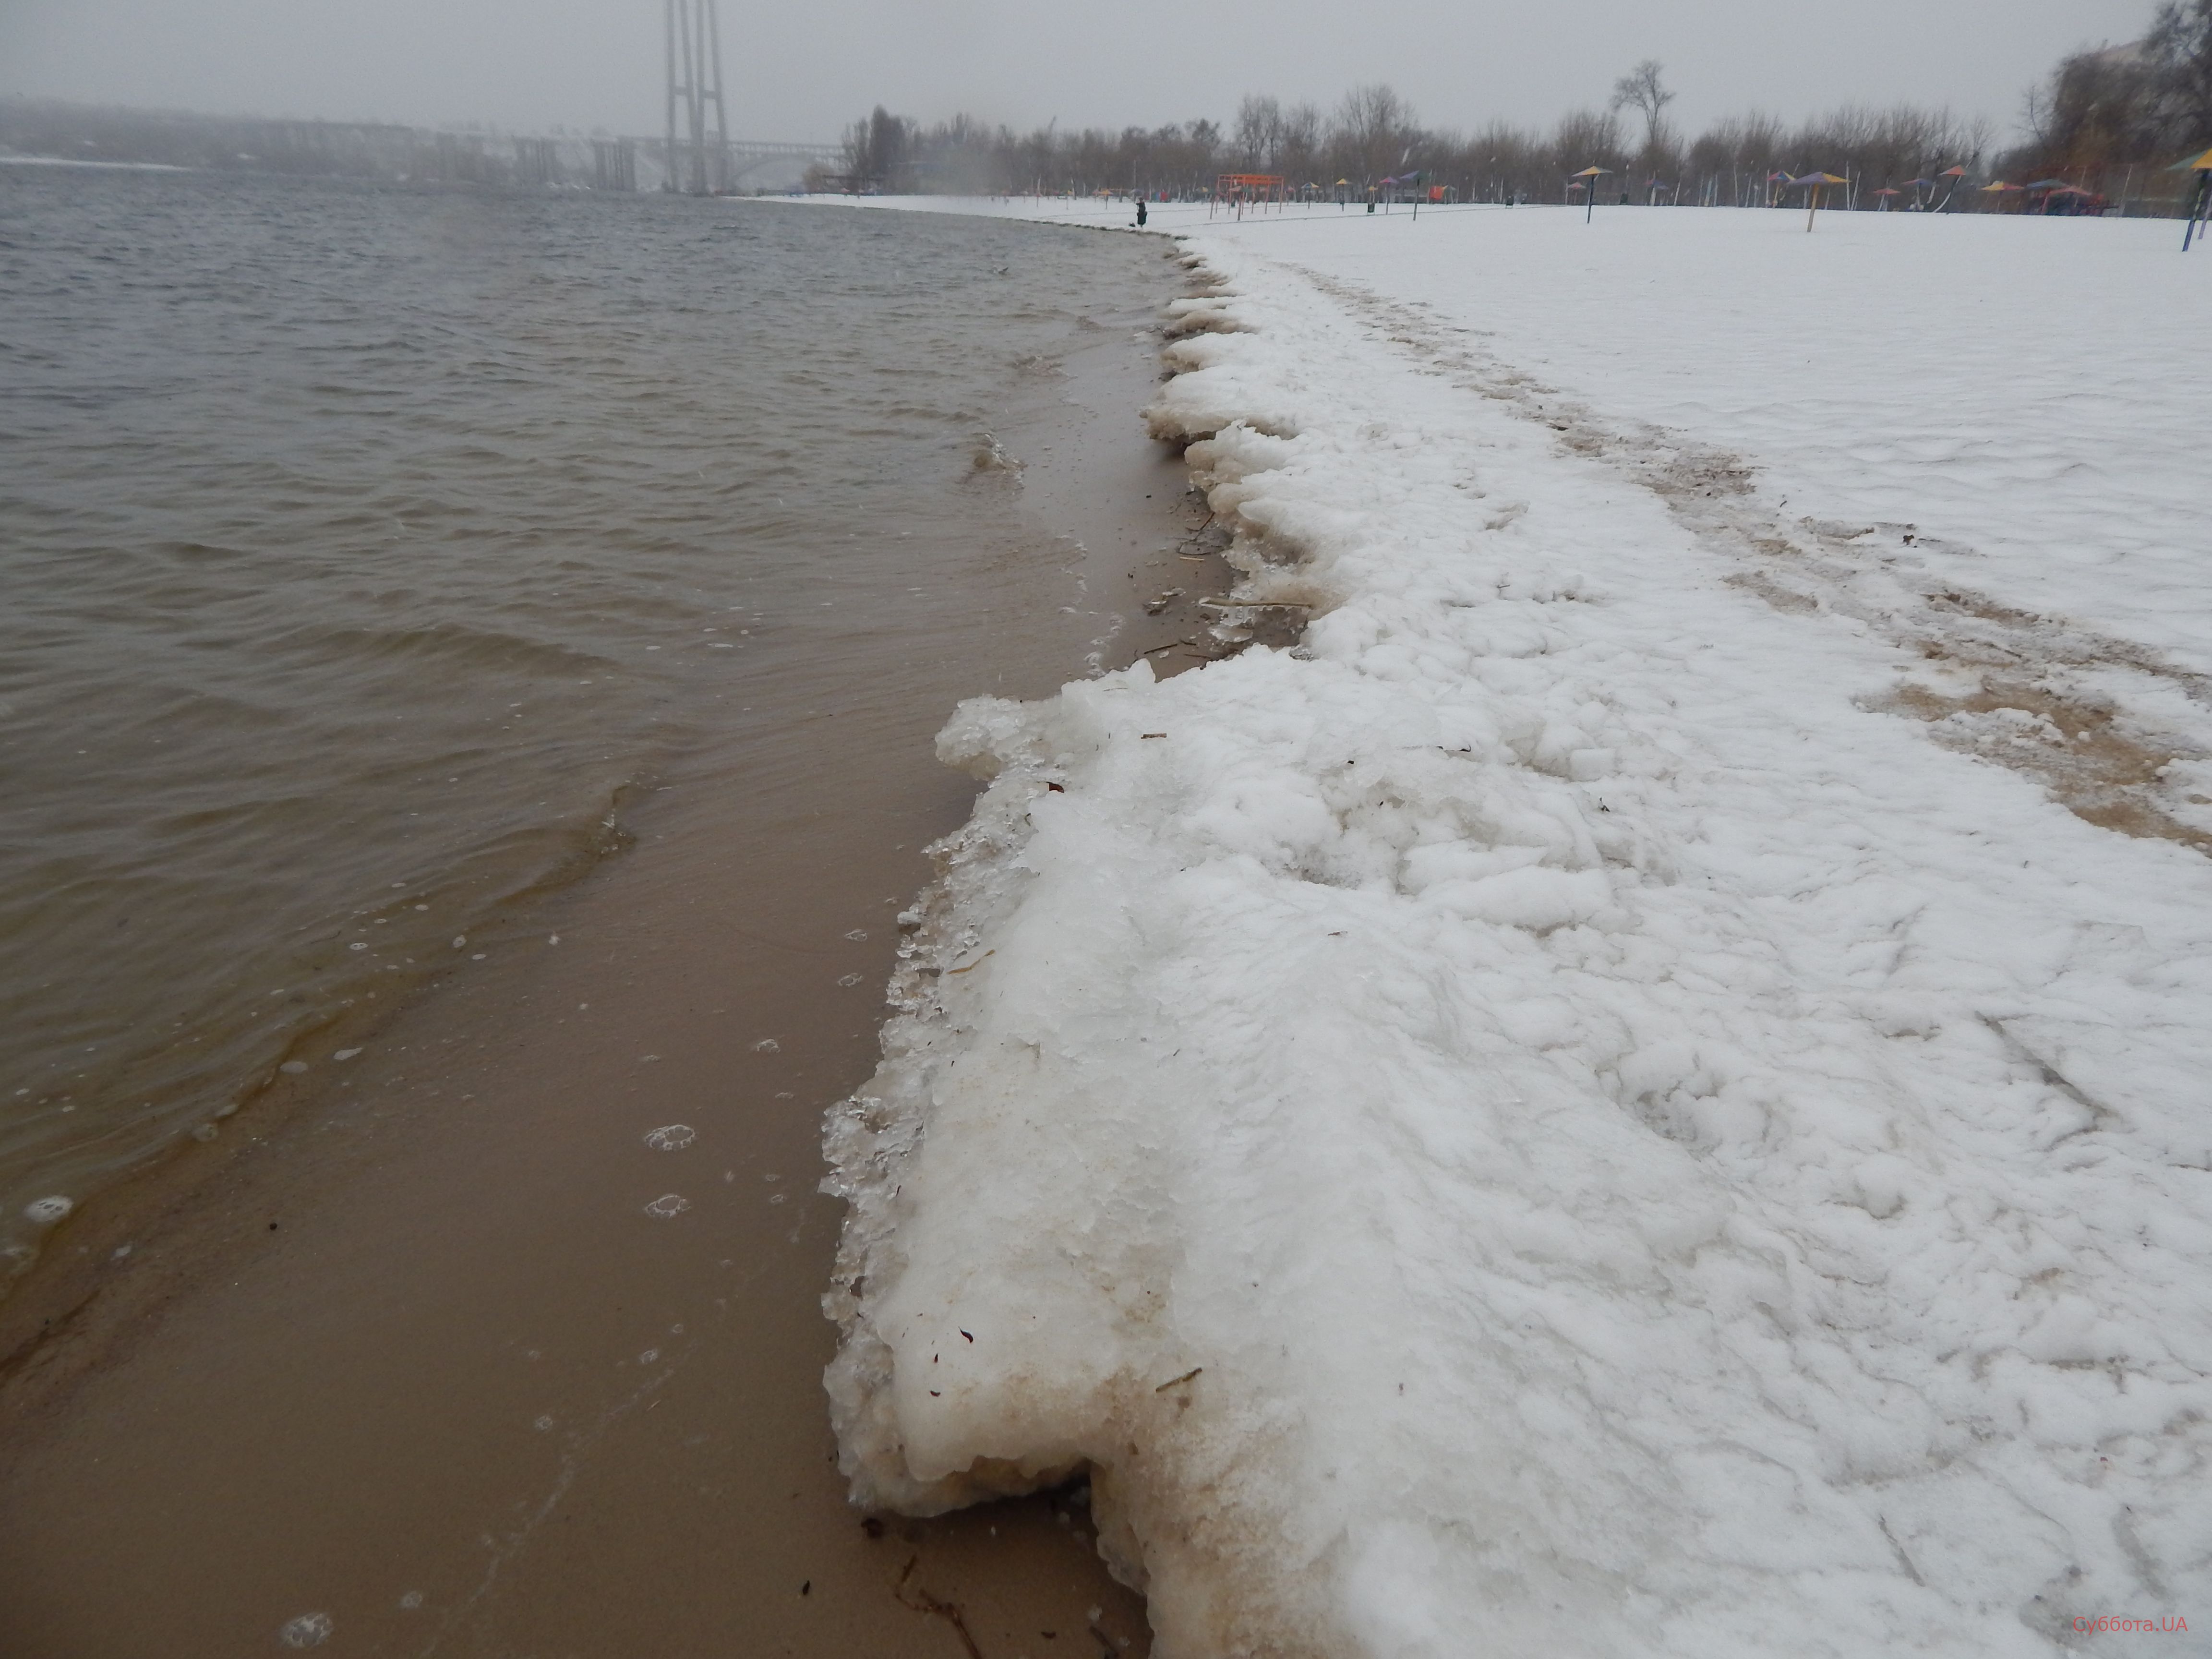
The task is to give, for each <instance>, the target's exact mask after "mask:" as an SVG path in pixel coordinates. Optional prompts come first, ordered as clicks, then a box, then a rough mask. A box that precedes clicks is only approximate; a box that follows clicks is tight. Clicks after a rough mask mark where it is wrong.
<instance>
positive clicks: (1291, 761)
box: [829, 221, 2212, 1659]
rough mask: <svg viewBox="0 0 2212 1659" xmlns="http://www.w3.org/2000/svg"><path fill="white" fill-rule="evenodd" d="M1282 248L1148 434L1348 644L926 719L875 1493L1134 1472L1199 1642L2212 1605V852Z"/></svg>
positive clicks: (1996, 1622) (1768, 1636)
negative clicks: (945, 818) (2101, 801)
mask: <svg viewBox="0 0 2212 1659" xmlns="http://www.w3.org/2000/svg"><path fill="white" fill-rule="evenodd" d="M1425 226H1426V221H1424V228H1425ZM1258 240H1259V239H1258V236H1257V234H1256V233H1255V234H1254V235H1253V236H1252V237H1250V238H1249V239H1246V240H1244V241H1242V242H1239V241H1232V240H1215V241H1212V242H1208V243H1206V244H1204V245H1203V246H1204V250H1205V253H1206V258H1207V259H1208V260H1209V261H1210V262H1211V264H1212V268H1213V269H1214V270H1215V271H1216V272H1218V276H1219V278H1220V281H1221V285H1222V286H1223V288H1224V289H1226V290H1227V295H1226V296H1225V299H1224V300H1223V301H1219V302H1216V303H1211V304H1205V305H1201V306H1198V307H1188V308H1187V310H1188V311H1189V312H1190V313H1193V314H1194V315H1197V316H1201V317H1202V318H1203V319H1204V320H1203V325H1202V326H1196V327H1194V329H1193V330H1191V331H1187V332H1186V333H1185V335H1184V337H1182V338H1180V339H1179V340H1177V341H1176V343H1175V344H1174V345H1173V346H1172V347H1171V348H1170V351H1171V356H1172V360H1173V362H1175V364H1176V367H1178V368H1181V369H1182V370H1183V371H1184V372H1183V373H1182V374H1180V375H1179V376H1178V378H1176V380H1173V381H1172V382H1170V384H1169V385H1168V386H1166V387H1165V388H1164V392H1163V395H1162V398H1161V400H1160V404H1159V405H1158V409H1157V410H1155V411H1154V415H1153V419H1154V421H1155V423H1156V426H1157V427H1158V428H1160V429H1162V430H1165V431H1170V432H1174V433H1176V434H1178V435H1182V436H1184V437H1187V438H1189V439H1190V440H1192V443H1191V448H1190V452H1189V453H1190V458H1191V460H1192V463H1193V465H1194V468H1195V469H1196V470H1197V471H1198V473H1199V476H1200V480H1201V482H1202V483H1204V484H1205V485H1206V488H1207V489H1209V491H1210V493H1211V495H1212V501H1213V502H1214V505H1215V507H1216V508H1217V511H1218V512H1219V513H1221V514H1222V516H1223V518H1224V519H1225V520H1226V521H1227V522H1229V523H1230V524H1231V526H1233V527H1234V529H1235V531H1236V533H1237V547H1236V552H1235V556H1236V557H1237V560H1238V561H1239V562H1240V563H1241V564H1242V566H1243V568H1246V569H1247V570H1248V571H1249V573H1250V574H1249V592H1252V593H1254V594H1255V595H1259V596H1263V597H1266V598H1267V599H1273V600H1278V601H1282V602H1285V603H1289V602H1296V603H1299V604H1303V605H1309V606H1310V607H1311V609H1312V612H1313V615H1314V617H1315V621H1314V623H1313V625H1312V626H1311V627H1310V629H1309V630H1308V633H1307V635H1306V638H1305V641H1304V644H1303V645H1302V646H1301V647H1299V648H1298V649H1297V650H1295V651H1288V652H1277V651H1268V650H1265V649H1261V648H1255V649H1253V650H1251V651H1249V652H1247V653H1245V654H1243V655H1242V656H1240V657H1237V658H1236V659H1231V660H1229V661H1225V662H1222V663H1218V664H1215V665H1210V666H1208V667H1206V668H1205V669H1203V670H1201V671H1197V672H1194V673H1190V674H1186V675H1183V676H1182V677H1179V678H1176V679H1174V680H1171V681H1168V682H1165V683H1156V682H1155V681H1154V680H1153V678H1152V676H1151V674H1150V672H1149V671H1148V670H1147V669H1146V667H1145V666H1144V665H1139V666H1137V667H1135V668H1133V669H1131V670H1129V671H1126V672H1123V673H1120V674H1115V675H1110V676H1107V677H1105V678H1101V679H1097V680H1093V681H1088V682H1084V683H1080V684H1073V685H1070V686H1068V687H1066V688H1065V689H1064V690H1062V691H1061V692H1060V694H1059V695H1058V696H1056V697H1054V698H1053V699H1050V700H1048V701H1047V702H1041V703H1036V704H1028V705H1018V704H1012V703H1008V702H1000V701H997V700H991V699H986V700H981V701H979V702H973V703H969V704H968V705H965V706H963V708H962V710H961V711H960V712H959V714H957V716H956V717H955V718H954V720H952V722H951V725H950V726H948V727H947V728H946V730H945V733H944V734H943V736H942V737H941V738H940V740H939V747H940V750H941V752H942V753H943V755H944V756H945V759H946V760H947V761H948V762H950V763H953V764H956V765H961V766H965V767H968V768H969V769H972V770H974V771H975V773H976V774H977V775H979V776H981V777H984V778H987V779H988V780H989V781H988V785H987V788H986V790H985V792H984V793H983V795H982V797H981V801H980V802H979V805H978V806H977V809H976V811H975V817H974V818H973V819H972V821H971V822H970V823H969V825H968V826H967V828H966V829H963V831H962V832H961V833H960V834H959V835H957V836H954V837H952V838H951V840H950V841H948V842H946V843H945V846H944V847H943V848H942V849H941V850H940V855H941V858H942V860H943V865H944V869H945V877H944V880H943V882H942V883H941V884H940V885H939V887H938V888H937V889H935V890H933V891H932V892H931V893H930V894H929V895H928V896H926V899H925V902H924V903H923V905H922V906H921V908H920V910H919V911H918V912H917V913H916V915H915V928H916V930H915V933H914V934H913V937H912V939H911V940H910V941H909V944H908V947H907V950H906V952H905V955H904V957H903V962H902V968H901V970H900V973H899V976H898V978H897V980H896V983H895V985H894V987H893V988H894V998H895V1001H896V1004H897V1005H898V1007H899V1010H900V1012H898V1014H897V1016H896V1018H894V1019H893V1020H892V1022H891V1023H890V1025H889V1026H888V1027H887V1028H886V1030H885V1035H884V1054H885V1059H884V1064H883V1066H882V1067H881V1069H880V1070H879V1072H878V1075H877V1077H876V1078H875V1079H874V1080H873V1081H872V1084H871V1085H869V1087H868V1088H867V1089H866V1090H864V1091H861V1093H860V1095H859V1096H858V1097H856V1098H855V1099H854V1100H853V1101H852V1102H849V1103H847V1104H846V1105H845V1106H843V1107H842V1108H841V1109H839V1110H838V1111H837V1112H836V1113H835V1114H833V1116H832V1121H831V1124H830V1128H829V1152H830V1157H831V1160H832V1164H833V1165H834V1169H835V1175H834V1176H833V1178H832V1181H831V1182H830V1183H829V1184H830V1186H831V1188H832V1189H833V1190H835V1191H837V1192H839V1193H841V1194H843V1195H845V1196H846V1197H847V1198H848V1200H850V1201H851V1204H852V1210H851V1214H850V1219H849V1222H848V1231H847V1236H846V1239H845V1243H844V1248H843V1252H842V1258H841V1262H840V1267H839V1272H838V1279H837V1283H836V1286H835V1288H834V1289H833V1291H832V1294H831V1296H830V1297H829V1307H830V1310H831V1311H832V1313H833V1314H834V1315H835V1316H836V1317H837V1319H838V1320H839V1322H840V1323H841V1325H842V1328H843V1332H844V1340H843V1344H842V1349H841V1352H840V1354H839V1357H838V1358H837V1360H836V1364H835V1365H834V1366H833V1367H832V1369H831V1371H830V1374H829V1387H830V1393H831V1397H832V1401H833V1413H834V1415H835V1418H836V1425H837V1429H838V1432H839V1436H840V1442H841V1444H842V1449H843V1456H844V1460H845V1467H846V1468H847V1470H848V1474H850V1475H851V1477H852V1480H853V1483H854V1493H855V1496H856V1498H858V1499H859V1500H860V1501H862V1502H864V1503H867V1504H878V1505H884V1506H888V1507H892V1508H896V1509H902V1510H910V1511H915V1512H928V1511H932V1510H941V1509H944V1508H947V1507H951V1506H953V1505H956V1504H963V1503H966V1502H969V1501H971V1500H972V1499H974V1498H976V1497H979V1496H981V1495H986V1494H987V1493H990V1492H1001V1491H1010V1490H1017V1489H1019V1488H1021V1487H1023V1486H1027V1485H1030V1484H1033V1483H1035V1482H1036V1481H1038V1480H1046V1479H1050V1478H1054V1476H1056V1475H1057V1474H1060V1473H1062V1472H1065V1471H1068V1470H1071V1469H1073V1468H1079V1467H1081V1466H1084V1465H1088V1466H1090V1467H1091V1468H1092V1470H1093V1471H1094V1493H1095V1503H1096V1505H1097V1511H1098V1517H1099V1520H1100V1524H1101V1542H1102V1546H1103V1547H1105V1548H1106V1549H1107V1550H1108V1552H1109V1557H1110V1559H1113V1560H1114V1561H1115V1564H1116V1566H1117V1570H1119V1571H1121V1572H1123V1573H1124V1574H1125V1575H1126V1576H1127V1577H1130V1578H1131V1579H1132V1580H1133V1582H1135V1583H1139V1584H1140V1585H1142V1586H1144V1587H1145V1589H1146V1591H1147V1594H1148V1595H1150V1597H1151V1601H1152V1619H1153V1622H1154V1626H1155V1628H1156V1630H1157V1632H1158V1646H1159V1651H1160V1652H1161V1653H1162V1654H1163V1655H1164V1656H1168V1659H1192V1656H1211V1655H1236V1654H1270V1655H1275V1654H1279V1655H1306V1654H1311V1655H1316V1656H1317V1655H1323V1654H1327V1655H1333V1656H1341V1655H1346V1654H1360V1655H1374V1656H1385V1655H1388V1656H1409V1659H1410V1656H1445V1655H1464V1654H1467V1653H1469V1652H1474V1651H1481V1652H1494V1653H1498V1654H1531V1655H1534V1654H1545V1655H1551V1654H1559V1653H1574V1654H1592V1655H1598V1654H1622V1655H1626V1654H1661V1655H1674V1654H1680V1655H1684V1656H1690V1655H1696V1656H1699V1659H1714V1656H1728V1655H1738V1654H1741V1655H1753V1654H1758V1655H1772V1654H1776V1653H1783V1652H1787V1653H1790V1654H1803V1655H1830V1654H1832V1655H1838V1656H1843V1655H1850V1656H1863V1655H1865V1654H1868V1653H1872V1652H1876V1651H1883V1650H1894V1649H1905V1650H1924V1651H1940V1652H1945V1653H1960V1654H2028V1653H2046V1652H2051V1651H2055V1650H2058V1649H2060V1648H2062V1647H2065V1648H2079V1647H2081V1646H2082V1645H2084V1644H2087V1645H2088V1646H2090V1647H2091V1648H2092V1649H2093V1647H2094V1644H2095V1640H2096V1638H2081V1637H2079V1636H2077V1635H2076V1634H2075V1626H2074V1621H2075V1620H2077V1619H2078V1620H2095V1619H2096V1618H2098V1617H2099V1616H2100V1615H2112V1614H2130V1615H2136V1616H2143V1615H2151V1616H2165V1615H2179V1616H2185V1617H2187V1616H2195V1617H2197V1618H2198V1619H2199V1620H2200V1628H2212V1597H2208V1596H2207V1595H2205V1594H2204V1592H2205V1591H2206V1590H2207V1589H2212V1480H2208V1478H2207V1475H2208V1471H2207V1469H2206V1467H2205V1465H2206V1454H2207V1441H2208V1431H2207V1428H2206V1426H2205V1425H2206V1423H2207V1420H2208V1415H2212V1383H2208V1379H2207V1371H2208V1369H2212V1280H2209V1279H2208V1276H2207V1275H2206V1273H2205V1272H2204V1270H2203V1261H2204V1258H2205V1253H2206V1251H2207V1249H2208V1248H2212V1115H2208V1114H2207V1112H2206V1110H2205V1109H2204V1085H2203V1077H2204V1076H2205V1073H2206V1064H2205V1062H2206V1058H2207V1056H2206V1054H2205V1048H2206V1043H2205V1010H2206V1009H2207V1008H2208V1007H2212V953H2208V948H2207V947H2208V945H2212V867H2208V865H2207V862H2206V860H2205V859H2204V858H2203V857H2202V856H2200V855H2199V854H2197V852H2195V851H2192V850H2191V849H2190V848H2187V847H2185V846H2183V845H2180V844H2179V843H2177V842H2172V841H2169V840H2159V839H2137V838H2129V837H2126V836H2120V835H2117V834H2114V833H2112V831H2110V830H2108V829H2100V828H2097V827H2094V826H2093V825H2092V824H2091V823H2087V822H2085V821H2084V820H2083V819H2082V818H2081V817H2077V816H2075V815H2074V814H2073V813H2070V812H2069V811H2066V810H2065V809H2064V808H2063V806H2061V805H2057V804H2056V803H2055V802H2054V801H2053V800H2052V799H2051V798H2050V797H2049V796H2048V795H2047V794H2046V793H2045V788H2044V787H2043V786H2042V784H2041V783H2039V781H2037V780H2036V779H2035V778H2033V777H2031V776H2028V775H2023V774H2021V772H2018V771H2015V770H2013V769H2008V768H2005V767H2001V766H1992V765H1990V764H1987V763H1984V762H1983V761H1981V760H1978V759H1976V758H1973V757H1970V756H1967V755H1964V754H1960V753H1954V752H1952V751H1950V750H1947V749H1945V748H1943V747H1942V746H1940V745H1939V744H1937V743H1936V742H1933V741H1931V740H1930V728H1929V727H1928V726H1924V725H1923V724H1922V723H1920V722H1919V721H1917V720H1908V719H1904V718H1899V716H1898V715H1897V714H1890V713H1882V712H1877V711H1878V709H1879V708H1881V706H1882V702H1883V699H1884V698H1885V697H1886V696H1889V695H1890V694H1891V693H1892V692H1893V690H1894V689H1895V687H1896V685H1897V684H1898V683H1899V677H1900V676H1901V675H1904V674H1905V673H1907V672H1908V671H1916V670H1913V668H1912V663H1911V661H1909V660H1908V653H1905V651H1904V650H1903V649H1901V648H1900V647H1899V644H1898V642H1897V641H1895V640H1894V639H1893V638H1892V637H1890V636H1889V635H1887V634H1886V633H1885V632H1884V631H1883V630H1882V629H1881V628H1879V627H1875V626H1870V625H1869V624H1868V623H1866V622H1864V621H1863V620H1861V619H1859V618H1857V617H1851V616H1850V615H1847V614H1844V613H1843V612H1841V611H1838V610H1835V609H1832V608H1828V607H1825V606H1821V605H1808V606H1806V607H1803V608H1802V609H1798V608H1793V607H1789V606H1778V605H1775V604H1774V603H1772V602H1771V600H1770V599H1768V598H1765V597H1762V596H1761V595H1760V593H1759V592H1756V591H1753V590H1752V589H1748V588H1747V586H1745V585H1744V583H1743V582H1742V581H1741V574H1742V572H1741V567H1740V565H1739V563H1738V562H1736V561H1735V559H1734V557H1733V556H1732V555H1731V553H1730V551H1729V550H1728V549H1726V548H1724V547H1722V546H1720V545H1718V544H1717V543H1716V542H1715V540H1714V538H1713V537H1712V536H1711V535H1710V534H1708V533H1707V532H1706V531H1705V529H1703V528H1701V527H1700V525H1699V523H1698V522H1696V521H1694V520H1691V519H1686V517H1685V516H1684V514H1683V513H1681V512H1680V511H1679V510H1674V509H1675V507H1678V506H1679V504H1678V503H1676V504H1672V505H1670V501H1669V499H1668V497H1667V496H1666V495H1663V494H1662V492H1660V491H1658V490H1656V489H1653V488H1650V487H1647V483H1645V482H1644V481H1641V480H1639V479H1638V477H1635V476H1632V475H1631V474H1630V473H1628V472H1626V471H1623V470H1622V468H1621V467H1620V466H1619V465H1616V464H1614V463H1613V461H1610V460H1608V459H1606V458H1605V457H1604V456H1603V455H1601V454H1595V453H1591V454H1585V453H1577V449H1576V447H1573V446H1572V445H1571V444H1568V443H1565V442H1563V441H1562V437H1561V433H1560V431H1559V429H1557V428H1554V427H1553V425H1552V424H1549V423H1547V422H1544V421H1541V420H1531V419H1528V418H1525V417H1526V416H1528V413H1529V410H1528V408H1527V407H1526V406H1525V405H1524V404H1522V403H1520V402H1516V400H1515V398H1513V397H1512V396H1510V395H1507V394H1506V393H1504V392H1501V391H1500V389H1499V387H1498V386H1497V385H1496V384H1494V383H1492V382H1486V380H1484V379H1483V377H1481V376H1480V375H1478V374H1456V373H1453V372H1447V371H1446V370H1444V369H1442V368H1439V367H1438V365H1437V361H1436V359H1435V355H1434V354H1433V353H1432V352H1431V353H1409V352H1407V350H1405V349H1402V343H1401V342H1394V341H1393V339H1392V338H1391V337H1390V334H1391V329H1392V324H1391V322H1390V319H1388V318H1381V319H1378V318H1377V317H1376V315H1373V314H1363V313H1361V312H1360V310H1359V308H1358V307H1356V306H1352V305H1351V304H1349V303H1347V301H1346V299H1345V297H1344V295H1342V294H1341V293H1333V292H1330V291H1327V290H1326V289H1325V287H1324V286H1317V285H1316V282H1315V281H1314V280H1312V279H1310V277H1309V276H1306V275H1304V274H1302V273H1301V272H1300V271H1299V270H1296V269H1294V268H1292V267H1291V265H1290V264H1288V262H1287V261H1285V259H1283V258H1280V257H1271V256H1269V255H1268V254H1267V253H1264V252H1261V251H1259V249H1258V246H1257V245H1258ZM1573 435H1574V434H1572V433H1569V434H1568V436H1569V437H1570V438H1571V437H1572V436H1573ZM2200 1610H2201V1611H2200Z"/></svg>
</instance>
